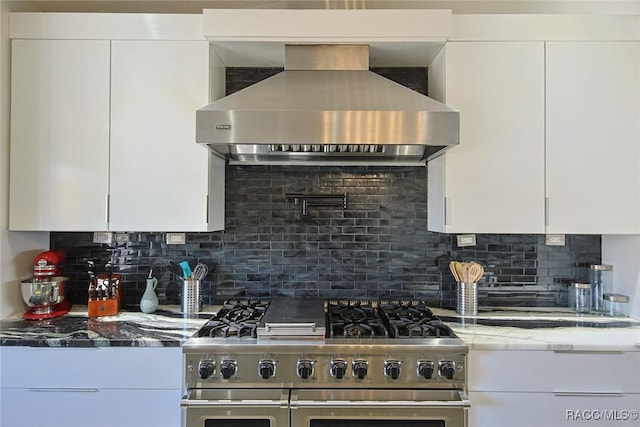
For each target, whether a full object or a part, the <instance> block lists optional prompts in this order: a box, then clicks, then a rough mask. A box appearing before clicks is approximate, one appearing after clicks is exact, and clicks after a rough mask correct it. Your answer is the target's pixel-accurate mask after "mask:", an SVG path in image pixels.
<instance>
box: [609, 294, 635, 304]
mask: <svg viewBox="0 0 640 427" xmlns="http://www.w3.org/2000/svg"><path fill="white" fill-rule="evenodd" d="M602 298H604V299H605V300H607V301H611V302H629V297H628V296H627V295H623V294H604V295H603V296H602Z"/></svg>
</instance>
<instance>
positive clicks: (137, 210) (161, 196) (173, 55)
mask: <svg viewBox="0 0 640 427" xmlns="http://www.w3.org/2000/svg"><path fill="white" fill-rule="evenodd" d="M111 82H112V83H111V84H112V86H111V179H110V181H111V189H110V190H111V191H110V215H109V221H110V228H111V229H112V230H122V231H126V230H130V231H158V230H165V231H207V230H211V229H214V228H215V229H221V227H220V226H219V225H218V226H216V227H214V226H210V225H209V223H210V222H211V223H212V224H213V222H212V221H209V218H208V215H209V212H210V206H209V205H210V203H213V202H214V201H215V202H216V203H219V194H218V195H216V196H215V197H213V195H210V193H209V152H208V150H207V149H205V148H203V147H201V146H199V145H197V144H196V142H195V112H196V110H197V109H198V108H200V107H203V106H205V105H206V104H207V103H208V102H209V44H208V43H207V42H206V41H201V42H200V41H113V42H112V68H111ZM217 167H222V168H224V164H222V165H221V166H220V165H219V164H218V165H217ZM218 172H219V171H218ZM222 177H223V178H224V172H223V175H222ZM222 190H224V186H222ZM214 198H215V199H216V200H213V199H214Z"/></svg>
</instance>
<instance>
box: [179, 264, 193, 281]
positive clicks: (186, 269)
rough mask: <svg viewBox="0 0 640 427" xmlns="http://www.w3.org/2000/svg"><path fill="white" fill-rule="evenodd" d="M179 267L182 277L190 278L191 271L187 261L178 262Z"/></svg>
mask: <svg viewBox="0 0 640 427" xmlns="http://www.w3.org/2000/svg"><path fill="white" fill-rule="evenodd" d="M180 267H181V268H182V277H184V278H185V279H190V278H191V273H192V272H191V266H190V265H189V263H188V262H187V261H182V262H181V263H180Z"/></svg>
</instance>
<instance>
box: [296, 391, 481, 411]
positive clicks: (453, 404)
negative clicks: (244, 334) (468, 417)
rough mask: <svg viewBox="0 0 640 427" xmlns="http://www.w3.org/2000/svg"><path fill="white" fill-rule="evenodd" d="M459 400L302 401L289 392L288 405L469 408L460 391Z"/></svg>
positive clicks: (465, 394)
mask: <svg viewBox="0 0 640 427" xmlns="http://www.w3.org/2000/svg"><path fill="white" fill-rule="evenodd" d="M457 393H458V398H459V400H415V401H411V400H408V401H404V400H402V401H398V400H375V401H371V400H304V401H300V400H299V399H298V394H297V393H296V390H292V391H291V399H290V405H291V409H297V408H300V407H306V408H310V407H331V408H352V407H357V408H376V407H396V408H398V407H406V408H411V407H423V408H424V407H432V408H435V407H440V408H442V407H445V408H469V407H470V406H471V401H470V400H469V396H467V393H465V392H464V391H462V390H459V391H458V392H457Z"/></svg>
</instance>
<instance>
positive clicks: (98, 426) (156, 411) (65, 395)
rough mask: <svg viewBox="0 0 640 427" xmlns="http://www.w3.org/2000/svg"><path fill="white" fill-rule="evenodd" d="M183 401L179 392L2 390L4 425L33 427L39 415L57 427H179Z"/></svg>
mask: <svg viewBox="0 0 640 427" xmlns="http://www.w3.org/2000/svg"><path fill="white" fill-rule="evenodd" d="M174 368H176V367H174ZM181 397H182V396H181V391H180V390H179V389H176V390H114V389H104V390H101V389H97V388H90V389H10V390H2V396H1V398H0V406H1V407H2V411H0V425H1V426H10V427H32V426H33V424H34V417H35V416H36V415H35V414H33V413H30V411H37V414H38V415H37V416H38V417H40V418H42V419H44V418H47V417H48V418H50V419H49V420H48V421H47V422H46V424H47V425H49V426H56V427H57V426H60V427H87V426H92V427H114V426H118V427H179V426H180V398H181Z"/></svg>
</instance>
